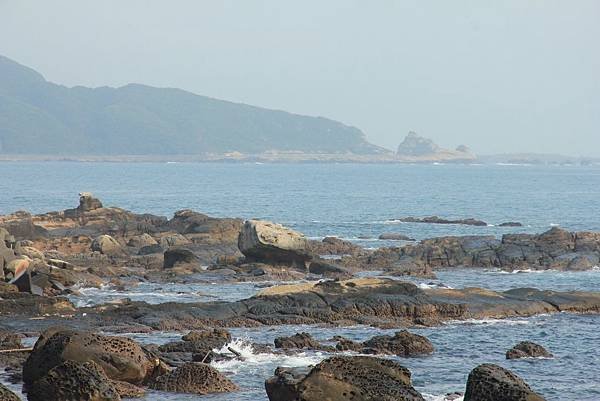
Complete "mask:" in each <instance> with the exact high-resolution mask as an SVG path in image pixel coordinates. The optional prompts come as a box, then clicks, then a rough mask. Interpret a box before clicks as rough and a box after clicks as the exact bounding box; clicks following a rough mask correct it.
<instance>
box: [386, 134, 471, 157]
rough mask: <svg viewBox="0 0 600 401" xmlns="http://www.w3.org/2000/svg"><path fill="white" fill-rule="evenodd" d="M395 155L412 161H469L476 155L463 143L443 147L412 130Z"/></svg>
mask: <svg viewBox="0 0 600 401" xmlns="http://www.w3.org/2000/svg"><path fill="white" fill-rule="evenodd" d="M396 157H397V158H398V159H400V160H402V161H413V162H446V161H469V160H475V159H476V156H475V155H474V154H473V153H471V150H470V149H469V148H468V147H467V146H465V145H460V146H458V147H457V148H456V149H455V150H450V149H444V148H441V147H440V146H438V145H437V144H436V143H435V142H433V141H432V140H431V139H428V138H424V137H422V136H419V135H418V134H417V133H416V132H413V131H410V132H409V133H408V135H406V138H404V140H403V141H402V143H400V145H399V146H398V150H397V151H396Z"/></svg>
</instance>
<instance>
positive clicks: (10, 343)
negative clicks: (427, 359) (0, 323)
mask: <svg viewBox="0 0 600 401" xmlns="http://www.w3.org/2000/svg"><path fill="white" fill-rule="evenodd" d="M18 348H23V346H22V345H21V336H19V335H18V334H15V333H13V332H12V331H8V330H0V350H4V349H18Z"/></svg>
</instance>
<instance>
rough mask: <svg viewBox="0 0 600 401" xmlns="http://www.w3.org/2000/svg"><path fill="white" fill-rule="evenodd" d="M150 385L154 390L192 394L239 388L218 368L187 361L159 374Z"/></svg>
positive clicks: (220, 391)
mask: <svg viewBox="0 0 600 401" xmlns="http://www.w3.org/2000/svg"><path fill="white" fill-rule="evenodd" d="M150 387H151V388H152V389H154V390H161V391H170V392H176V393H190V394H211V393H229V392H232V391H236V390H237V389H238V388H237V386H236V385H235V384H233V382H231V380H229V379H228V378H227V377H225V376H224V375H222V374H221V373H220V372H219V371H218V370H216V369H215V368H213V367H212V366H209V365H206V364H204V363H198V362H189V363H186V364H184V365H182V366H180V367H178V368H177V369H175V370H174V371H172V372H170V373H167V374H165V375H162V376H159V377H158V378H157V379H156V380H155V381H153V382H152V383H151V384H150Z"/></svg>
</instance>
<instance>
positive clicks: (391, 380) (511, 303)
mask: <svg viewBox="0 0 600 401" xmlns="http://www.w3.org/2000/svg"><path fill="white" fill-rule="evenodd" d="M599 260H600V233H591V232H575V233H571V232H568V231H565V230H562V229H559V228H553V229H551V230H549V231H547V232H545V233H542V234H506V235H504V236H503V237H502V238H495V237H491V236H464V237H442V238H433V239H427V240H423V241H420V242H415V243H407V244H405V245H402V246H398V247H389V248H379V249H376V250H369V249H364V248H361V247H359V246H357V245H355V244H353V243H351V242H347V241H343V240H340V239H338V238H334V237H327V238H324V239H323V240H321V241H315V240H309V239H307V238H306V237H305V236H304V235H302V234H301V233H298V232H296V231H294V230H291V229H289V228H286V227H284V226H281V225H279V224H276V223H273V222H267V221H261V220H246V221H244V220H242V219H238V218H213V217H209V216H206V215H204V214H201V213H198V212H195V211H192V210H181V211H177V212H175V214H174V216H173V217H172V218H170V219H169V218H166V217H162V216H154V215H150V214H137V213H133V212H130V211H127V210H124V209H120V208H116V207H105V206H104V205H103V204H102V202H101V201H100V200H99V199H96V198H95V197H94V196H93V195H92V194H89V193H83V194H81V196H80V200H79V206H77V207H76V208H74V209H67V210H64V211H59V212H49V213H45V214H40V215H32V214H30V213H28V212H23V211H20V212H16V213H13V214H10V215H5V216H0V348H1V349H3V350H6V351H7V352H6V353H3V352H2V351H1V350H0V365H1V366H4V367H5V368H7V369H8V371H10V372H12V374H11V376H12V377H13V378H14V380H15V381H17V382H23V383H24V388H25V390H26V393H27V398H28V399H29V400H32V401H37V400H42V399H44V400H50V401H52V400H56V401H62V400H68V399H75V398H77V397H80V399H87V400H118V399H120V398H121V397H123V398H127V397H131V396H134V395H135V396H141V395H143V394H144V392H145V391H146V389H148V388H150V389H155V390H160V391H171V392H185V393H195V394H207V393H213V392H230V391H236V389H237V388H238V385H237V384H235V383H233V382H232V381H231V380H230V379H229V378H228V377H227V376H225V375H224V374H223V373H222V372H219V371H218V370H216V369H215V368H214V367H213V366H211V365H208V364H207V363H208V362H210V361H211V360H219V359H222V358H231V357H232V356H231V355H229V356H227V355H222V354H219V353H218V352H215V350H217V349H220V348H223V347H226V345H227V344H228V342H229V341H231V335H230V334H229V333H228V332H227V328H232V327H262V326H276V325H291V324H293V325H327V326H336V327H341V326H352V325H367V326H371V327H377V328H386V329H389V328H394V329H397V330H399V331H397V332H396V333H395V334H394V335H389V336H388V335H386V336H375V337H373V338H372V339H369V340H366V341H362V342H356V341H353V340H350V339H346V338H336V339H334V340H335V342H336V343H337V344H336V345H327V344H321V343H319V342H318V341H316V340H314V339H313V338H312V337H311V334H310V333H298V334H297V335H295V336H290V337H281V338H278V339H276V341H275V343H274V346H270V348H269V349H270V352H274V353H277V352H297V351H298V350H301V349H311V350H323V351H325V352H328V353H332V354H335V353H339V352H354V353H358V354H363V355H364V354H369V355H380V356H382V357H384V359H379V358H375V357H371V356H370V357H366V356H347V355H345V354H344V355H340V356H334V357H331V358H329V359H327V360H325V361H323V362H321V363H320V364H318V365H316V366H314V367H312V368H309V369H304V370H302V369H300V370H290V369H287V368H285V367H282V368H279V369H277V371H276V372H275V374H274V376H273V377H272V378H266V377H265V379H266V391H267V394H268V396H269V398H270V400H271V401H275V400H280V401H287V400H296V399H303V400H318V399H323V398H318V397H322V395H323V394H331V395H330V396H329V397H330V398H327V399H331V400H335V401H337V400H347V399H356V400H359V399H360V400H375V399H377V400H422V399H423V398H422V396H421V395H420V394H419V393H418V392H417V391H416V390H415V389H414V388H413V387H412V385H411V374H410V372H409V371H408V369H406V368H405V367H403V366H401V365H400V364H398V363H396V362H393V361H389V360H387V359H385V355H394V356H398V357H411V356H417V355H421V356H424V355H429V354H431V353H434V352H435V350H434V347H433V346H432V344H431V343H430V342H429V341H428V340H427V338H425V337H423V336H418V335H416V334H414V333H410V332H409V331H407V330H406V328H411V327H425V326H426V327H433V326H437V325H440V324H442V323H444V322H448V321H454V320H466V319H482V318H508V317H524V316H533V315H539V314H549V313H556V312H569V313H598V312H600V292H598V293H596V292H582V291H568V292H560V291H549V290H544V289H533V288H515V289H511V290H507V291H501V292H499V291H491V290H487V289H481V288H463V289H450V288H430V289H423V288H420V287H419V286H417V285H415V284H413V283H411V282H408V281H403V280H402V279H401V276H402V275H408V276H420V277H432V276H434V275H435V270H437V269H452V268H458V267H470V268H489V267H494V268H500V269H507V270H513V269H531V270H545V269H556V270H572V271H580V270H586V269H591V268H593V267H594V266H597V265H598V263H599ZM380 270H383V271H384V272H385V273H386V275H387V276H397V277H395V278H394V279H391V278H384V277H374V278H360V277H357V276H356V273H358V272H364V271H380ZM207 278H209V279H210V280H211V281H214V282H216V283H231V282H246V281H249V282H256V283H258V282H264V283H265V288H264V289H263V290H262V291H260V292H258V293H256V294H255V295H254V296H250V297H248V298H246V299H241V300H238V301H233V302H224V301H213V302H194V303H173V302H167V303H157V304H150V303H146V302H134V301H130V300H121V301H119V302H113V303H107V304H102V305H96V306H87V307H76V305H75V304H74V303H73V302H72V301H71V299H70V297H72V296H74V295H77V294H78V292H79V291H81V290H82V289H85V288H86V287H100V286H106V285H110V286H114V287H119V288H123V289H125V290H126V289H127V288H128V287H129V286H135V285H138V284H139V283H148V282H150V283H172V282H186V283H187V282H194V280H205V279H207ZM289 282H291V283H289ZM400 329H402V330H400ZM165 330H168V331H177V332H187V331H189V330H193V331H192V332H191V333H189V334H187V335H184V336H183V337H182V338H181V340H180V341H177V342H172V343H168V344H164V345H160V346H158V345H156V346H142V345H140V344H138V343H136V342H135V341H133V340H131V339H129V338H126V337H111V336H103V335H100V334H97V333H98V332H99V331H104V332H112V333H135V332H138V333H145V332H153V331H165ZM23 336H39V339H38V340H37V342H36V344H35V346H34V347H33V350H31V351H29V350H26V349H23V348H22V346H21V338H22V337H23ZM261 346H264V345H260V344H256V347H261ZM8 351H10V352H8ZM538 356H544V357H548V356H549V357H551V354H550V353H548V352H546V351H545V350H544V349H543V347H541V346H539V345H537V344H533V343H529V342H527V341H524V342H522V343H519V344H517V346H515V348H514V349H513V350H509V351H508V352H507V358H510V359H514V358H521V357H538ZM233 357H234V358H235V357H239V355H236V354H235V353H234V354H233ZM344 372H346V373H344ZM370 377H373V378H376V379H373V380H367V379H368V378H370ZM506 388H510V389H511V390H510V391H508V392H507V391H505V389H506ZM340 394H346V395H347V394H355V395H356V396H355V398H348V397H347V396H346V395H344V396H343V397H346V398H343V397H342V398H340V397H339V395H340ZM357 394H358V395H357ZM490 394H504V395H502V397H504V398H493V399H502V400H524V399H531V400H541V399H543V398H541V396H539V395H537V394H535V393H534V392H533V391H532V390H531V389H530V388H529V387H528V386H527V384H525V383H524V382H523V381H522V380H521V379H520V378H518V377H517V376H515V375H514V374H513V373H511V372H509V371H506V370H503V368H500V367H498V366H495V365H482V366H480V367H477V368H476V369H474V370H473V372H471V375H469V382H468V383H467V384H466V392H465V394H464V399H465V400H482V401H483V400H488V399H491V398H489V397H490ZM507 394H508V395H507ZM11 397H12V398H11ZM14 397H17V398H14ZM336 397H337V398H336ZM357 397H358V398H357ZM361 397H362V398H361ZM486 397H487V398H486ZM0 399H1V400H4V399H6V400H12V399H19V398H18V396H16V395H14V394H12V395H11V394H10V390H8V389H6V388H4V387H0ZM448 399H452V398H448Z"/></svg>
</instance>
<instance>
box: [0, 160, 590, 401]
mask: <svg viewBox="0 0 600 401" xmlns="http://www.w3.org/2000/svg"><path fill="white" fill-rule="evenodd" d="M0 176H1V177H2V179H0V213H9V212H12V211H15V210H19V209H25V210H29V211H32V212H34V213H39V212H45V211H51V210H60V209H65V208H69V207H74V206H76V204H77V193H78V192H81V191H91V192H94V193H95V194H96V195H97V196H98V197H100V198H101V199H102V200H103V202H104V203H105V204H106V205H114V206H120V207H123V208H127V209H130V210H134V211H136V212H150V213H155V214H161V215H165V216H171V215H172V214H173V212H174V211H176V210H179V209H183V208H192V209H195V210H197V211H200V212H203V213H206V214H209V215H213V216H223V217H225V216H227V217H242V218H264V219H269V220H273V221H276V222H279V223H282V224H285V225H288V226H290V227H292V228H295V229H298V230H300V231H302V232H304V233H305V234H306V235H308V236H310V237H313V238H321V237H324V236H326V235H335V236H339V237H341V238H346V239H351V240H353V241H355V242H357V243H359V244H361V245H363V246H367V247H379V246H385V245H390V244H393V243H394V242H390V241H379V240H377V239H376V238H377V236H379V234H381V233H383V232H397V233H402V234H406V235H409V236H411V237H413V238H416V239H422V238H428V237H432V236H440V235H465V234H490V235H501V234H503V233H508V232H530V233H539V232H543V231H545V230H547V229H549V228H551V227H552V226H561V227H564V228H567V229H570V230H592V231H600V213H598V204H599V202H598V201H599V200H600V167H598V166H595V167H567V166H563V167H559V166H552V167H550V166H490V165H357V164H250V163H249V164H228V163H214V164H211V163H168V164H167V163H135V164H122V163H79V162H49V163H37V162H31V163H22V162H18V163H17V162H5V163H0ZM425 215H439V216H441V217H446V218H465V217H474V218H477V219H482V220H484V221H486V222H488V223H489V224H490V225H489V226H486V227H470V226H460V225H428V224H416V223H413V224H409V223H399V222H398V221H397V219H398V218H401V217H405V216H425ZM506 221H519V222H521V223H523V224H524V226H523V227H518V228H501V227H498V226H497V225H498V224H499V223H502V222H506ZM364 237H370V238H364ZM376 274H378V273H377V272H368V273H365V275H376ZM437 276H438V277H437V279H435V280H430V279H427V280H423V279H411V280H413V281H414V282H416V283H417V284H418V285H419V286H421V287H422V288H430V287H436V286H449V287H453V288H462V287H470V286H479V287H484V288H490V289H494V290H506V289H508V288H514V287H537V288H544V289H555V290H561V291H571V290H583V291H600V271H599V270H598V269H596V270H593V271H590V272H582V273H567V272H556V271H545V272H527V271H524V272H512V273H507V272H501V271H497V270H473V269H470V270H468V269H449V270H443V271H439V272H437ZM397 279H403V278H397ZM271 284H273V283H263V284H257V283H235V284H234V283H232V284H225V285H223V284H218V285H217V284H214V283H212V282H210V281H204V282H189V283H186V284H175V283H164V284H152V283H143V284H140V285H138V286H136V287H132V288H130V289H128V290H126V291H123V290H122V289H118V288H115V287H110V286H107V287H103V288H101V289H82V290H81V295H80V296H74V297H73V300H74V301H75V302H76V303H78V304H79V305H92V304H97V303H102V302H116V301H118V300H120V299H122V298H130V299H134V300H147V301H151V302H154V303H156V302H168V301H181V302H203V301H211V300H226V301H232V300H236V299H241V298H246V297H248V296H252V295H253V294H255V293H256V292H258V291H259V290H260V289H261V288H263V286H264V285H271ZM599 327H600V316H599V315H571V314H562V313H561V314H554V315H547V316H537V317H531V318H518V319H506V320H481V321H469V322H451V323H449V324H446V325H444V326H441V327H435V328H427V329H415V330H414V331H415V332H418V333H419V334H423V335H426V336H427V337H428V338H429V339H430V340H431V341H432V342H433V344H434V345H435V347H436V352H435V353H434V354H433V355H432V356H428V357H423V358H409V359H399V360H400V362H401V363H402V364H403V365H405V366H407V367H408V368H410V369H411V371H412V373H413V380H414V384H415V386H416V387H417V389H418V390H419V391H421V392H422V393H423V394H425V395H426V398H427V399H428V400H431V401H433V400H435V401H438V400H441V399H442V396H443V395H444V394H445V393H448V392H454V391H464V388H465V383H466V379H467V375H468V373H469V371H470V370H471V369H472V368H473V367H475V366H476V365H478V364H479V363H484V362H492V363H498V364H501V365H502V366H505V367H507V368H509V369H511V370H513V371H515V372H516V373H517V374H519V375H520V376H521V377H523V378H524V379H525V380H526V381H527V382H528V383H529V384H530V385H531V387H532V388H533V389H535V390H536V391H538V392H540V393H541V394H543V395H544V396H545V397H546V398H547V399H548V400H552V401H558V400H561V401H563V400H567V401H576V400H577V401H582V400H583V401H592V400H594V401H598V400H600V385H599V384H598V383H600V371H599V370H598V369H597V367H598V364H599V363H600V354H599V352H598V344H600V330H599ZM298 331H308V332H311V333H312V334H313V335H315V337H317V338H318V339H320V340H323V341H325V340H327V339H328V338H330V337H332V336H333V335H345V336H347V337H350V338H353V339H357V340H362V339H366V338H369V337H371V336H373V335H378V334H382V333H385V332H387V331H386V330H380V329H374V328H370V327H342V328H331V327H295V326H278V327H267V328H252V329H233V330H232V333H233V335H234V337H235V340H234V342H233V343H232V344H230V345H231V346H232V347H234V348H236V349H238V350H240V351H241V352H242V354H243V355H244V357H245V360H244V361H232V362H225V363H218V364H215V367H217V368H218V369H220V370H221V371H223V372H224V373H225V374H227V375H228V376H230V377H231V379H232V380H233V381H234V382H236V383H237V384H238V385H239V386H240V387H241V390H240V391H239V392H236V393H233V394H226V395H209V396H202V397H200V396H187V395H181V394H166V393H160V392H150V393H149V394H148V396H147V397H146V400H148V401H158V400H169V401H171V400H198V399H200V400H210V401H225V400H227V401H246V400H252V401H259V400H266V399H267V397H266V394H265V391H264V380H265V378H267V377H269V376H270V375H271V374H272V373H273V371H274V369H275V368H276V367H277V366H305V365H310V364H315V363H318V362H319V361H320V360H321V359H323V358H325V357H327V356H328V355H327V354H325V353H319V352H305V353H302V354H299V355H292V356H283V355H276V354H273V353H266V354H260V353H256V352H254V351H253V350H252V348H251V347H250V346H249V345H248V344H249V341H254V342H259V343H272V341H273V339H274V338H275V337H277V336H281V335H290V334H293V333H296V332H298ZM182 334H184V333H152V334H132V335H131V337H133V338H135V339H137V340H139V341H142V342H145V343H161V342H166V341H170V340H175V339H178V338H179V337H180V336H181V335H182ZM522 340H530V341H535V342H539V343H540V344H542V345H544V346H546V347H547V348H548V349H549V350H550V351H551V352H552V353H554V355H555V357H554V358H552V359H541V360H537V359H536V360H533V359H527V360H519V361H506V360H505V359H504V353H505V352H506V350H507V349H508V348H510V347H511V346H513V345H514V344H516V343H517V342H519V341H522ZM17 387H18V386H14V385H13V386H12V388H15V389H16V388H17Z"/></svg>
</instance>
